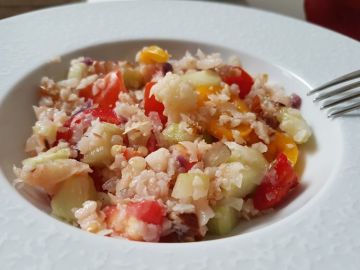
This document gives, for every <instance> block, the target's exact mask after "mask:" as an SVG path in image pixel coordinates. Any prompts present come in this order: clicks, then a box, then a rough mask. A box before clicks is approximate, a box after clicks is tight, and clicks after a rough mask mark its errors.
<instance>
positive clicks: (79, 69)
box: [67, 59, 87, 81]
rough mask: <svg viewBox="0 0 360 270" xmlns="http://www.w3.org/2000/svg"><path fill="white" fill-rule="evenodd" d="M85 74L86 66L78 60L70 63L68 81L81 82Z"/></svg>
mask: <svg viewBox="0 0 360 270" xmlns="http://www.w3.org/2000/svg"><path fill="white" fill-rule="evenodd" d="M86 74H87V66H86V65H85V64H84V63H82V62H81V61H80V60H79V59H75V60H72V61H71V65H70V69H69V72H68V77H67V78H68V79H77V80H79V81H80V80H81V79H82V78H84V77H85V76H86Z"/></svg>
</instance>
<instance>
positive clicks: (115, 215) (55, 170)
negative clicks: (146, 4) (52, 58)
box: [14, 45, 311, 242]
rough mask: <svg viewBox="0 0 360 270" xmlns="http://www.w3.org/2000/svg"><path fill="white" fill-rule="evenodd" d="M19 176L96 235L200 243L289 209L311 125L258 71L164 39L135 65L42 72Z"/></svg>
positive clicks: (59, 212)
mask: <svg viewBox="0 0 360 270" xmlns="http://www.w3.org/2000/svg"><path fill="white" fill-rule="evenodd" d="M39 94H40V99H39V103H38V105H37V106H34V111H35V115H36V119H37V120H36V122H35V123H34V125H33V128H32V134H31V136H30V137H29V138H28V140H27V142H26V147H25V151H26V152H27V153H28V154H29V155H30V157H29V158H27V159H25V160H23V161H22V166H21V167H15V168H14V172H15V174H16V176H17V179H16V183H19V182H21V183H23V184H25V185H29V186H32V187H33V188H36V189H38V190H40V191H41V192H44V193H45V194H46V196H48V198H49V200H50V206H51V211H52V212H51V214H52V215H53V216H54V217H56V218H58V219H60V220H62V221H64V222H67V223H69V224H72V225H74V226H77V227H79V228H81V229H83V230H86V231H88V232H91V233H96V234H100V235H104V236H108V237H115V238H125V239H130V240H138V241H149V242H186V241H200V240H202V239H204V237H205V236H207V235H220V236H222V235H227V234H229V233H230V232H231V231H232V229H233V228H234V227H235V226H236V225H237V224H238V223H239V222H245V220H248V219H251V218H254V217H256V216H258V215H262V214H266V213H267V212H269V211H270V210H272V209H274V208H276V207H277V206H279V205H281V203H282V202H283V201H284V200H285V199H286V198H287V197H288V195H289V193H290V192H291V191H292V190H293V189H294V188H296V187H297V186H298V185H299V183H300V179H299V177H298V175H297V174H296V172H295V169H294V168H295V166H296V164H297V160H298V156H299V145H301V144H304V143H306V142H307V141H308V139H309V138H310V136H311V129H310V127H309V125H308V124H307V123H306V121H305V120H304V119H303V117H302V116H301V113H300V110H299V108H300V106H301V98H300V97H299V96H298V95H296V94H291V95H287V94H286V93H285V92H284V90H283V89H282V88H280V87H278V86H274V85H271V84H270V83H269V82H268V76H267V75H266V74H259V75H256V76H252V75H250V74H249V73H248V72H247V71H246V67H242V66H241V63H240V61H239V59H238V58H237V57H231V58H230V59H228V60H227V61H225V60H224V59H222V57H221V55H220V54H218V53H212V54H205V53H203V52H202V51H201V50H198V51H197V53H196V54H195V55H192V54H191V53H189V52H186V53H185V55H184V56H183V57H182V58H180V59H173V58H171V55H170V54H169V52H167V51H166V50H165V49H163V48H160V47H158V46H156V45H152V46H148V47H144V48H142V49H141V50H140V51H139V52H138V53H137V54H136V55H135V61H134V62H133V63H131V62H128V61H121V60H113V61H101V60H96V59H92V58H89V57H79V58H77V59H73V60H72V61H71V63H70V67H69V70H68V76H67V78H64V80H61V81H54V80H52V79H51V78H47V77H44V78H42V80H41V83H40V87H39Z"/></svg>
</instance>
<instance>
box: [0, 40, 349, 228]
mask: <svg viewBox="0 0 360 270" xmlns="http://www.w3.org/2000/svg"><path fill="white" fill-rule="evenodd" d="M149 44H158V45H159V46H161V47H163V48H166V49H167V50H168V51H169V52H170V53H171V55H172V56H173V57H174V58H177V57H181V56H182V55H184V53H185V51H186V50H189V51H190V52H193V53H194V52H196V50H197V49H198V48H200V49H201V50H203V51H204V52H205V53H212V52H220V53H221V54H222V57H223V58H224V59H227V58H228V57H230V56H232V55H237V56H239V57H240V60H241V63H242V65H243V66H244V67H245V68H246V69H247V70H248V71H249V72H250V73H251V74H253V75H255V74H258V73H267V74H269V77H270V81H272V82H274V83H277V84H279V85H282V86H284V87H285V90H286V91H287V93H289V94H290V93H293V92H295V93H297V94H299V95H300V96H301V97H302V98H303V105H302V109H301V110H302V114H303V116H304V118H305V119H306V120H307V121H308V122H309V123H310V125H311V126H312V128H313V132H314V136H313V137H312V139H311V140H310V141H309V142H308V143H307V144H306V145H305V146H302V147H300V150H301V152H302V154H301V156H300V161H299V163H298V164H297V168H296V169H297V171H298V172H299V174H300V177H301V186H300V187H298V188H297V190H296V191H295V192H293V193H292V195H291V196H290V197H289V198H288V200H287V202H286V203H285V204H283V205H282V207H280V208H279V209H276V211H274V212H273V213H270V214H268V215H264V216H262V217H259V218H256V219H254V220H251V221H242V222H240V224H239V225H238V227H237V228H236V229H235V230H234V231H233V233H232V235H237V234H240V233H245V232H251V231H253V230H256V229H259V228H262V227H264V226H267V225H269V224H273V223H275V222H277V221H279V220H282V219H284V218H286V217H287V216H289V215H291V214H292V213H294V212H295V211H297V210H299V209H300V208H301V207H302V206H304V205H305V204H306V203H307V202H308V201H309V200H310V199H311V198H313V197H315V196H316V195H317V194H318V193H319V191H320V190H321V189H322V188H323V187H324V186H325V184H326V183H327V182H328V181H329V180H330V179H331V177H332V176H333V175H334V173H335V170H336V167H337V166H336V164H337V163H338V162H339V160H340V158H339V153H341V150H342V145H341V143H340V142H341V133H340V129H339V127H338V126H336V125H335V124H334V122H331V121H329V120H327V119H326V117H325V115H324V113H321V112H320V111H319V110H318V108H317V107H315V106H314V105H313V104H312V102H311V100H310V99H309V98H306V97H305V93H306V91H307V90H308V89H309V87H308V85H307V84H306V83H305V82H304V81H303V80H301V79H300V78H298V77H297V76H296V75H294V74H292V73H291V72H289V71H287V70H286V69H284V68H281V67H278V66H276V65H273V64H271V63H267V62H265V61H263V60H260V59H258V58H256V57H252V56H249V55H247V54H245V53H243V52H240V51H236V50H234V49H228V48H225V47H219V46H212V45H209V44H201V43H195V42H186V41H166V40H161V41H157V40H134V41H123V42H116V43H110V44H102V45H97V46H92V47H88V48H84V49H79V50H77V51H75V52H71V53H68V54H66V55H63V56H62V57H61V59H62V61H61V62H60V63H55V62H52V63H46V64H44V65H42V66H40V67H38V68H37V69H35V70H33V71H32V72H30V73H29V74H28V75H27V76H25V77H24V78H23V79H22V80H21V81H19V82H18V83H17V85H16V86H15V87H14V88H13V89H11V91H9V94H8V95H7V96H6V97H5V99H4V100H3V101H2V102H1V105H0V123H5V122H9V123H12V124H11V125H9V128H6V129H3V130H2V132H1V134H0V152H1V155H0V164H1V170H2V172H3V174H4V175H5V178H6V179H7V180H8V181H9V182H12V180H13V179H14V178H15V176H14V174H13V172H12V167H13V165H14V164H15V165H18V166H19V165H20V162H21V160H22V159H24V158H25V154H24V144H25V141H26V139H27V137H29V135H30V134H31V126H32V125H33V123H34V121H35V117H34V113H33V110H32V105H35V104H37V98H38V95H37V90H38V87H37V86H38V85H39V82H40V79H41V78H42V77H43V76H48V77H50V78H54V79H56V80H60V79H63V78H65V76H66V72H67V68H68V66H69V61H70V60H71V59H72V58H76V57H79V56H89V57H93V58H95V59H113V60H123V59H127V60H130V61H133V60H134V55H135V53H136V52H137V51H138V50H139V49H140V48H142V47H143V46H146V45H149ZM335 153H336V154H335ZM0 181H6V180H5V179H0ZM9 188H11V187H10V186H9ZM26 197H27V199H28V201H29V202H30V203H32V204H33V205H35V206H36V207H38V208H40V209H42V210H44V211H46V210H47V209H48V207H47V206H46V205H44V204H43V202H39V201H37V199H34V197H32V196H26ZM60 225H61V224H60Z"/></svg>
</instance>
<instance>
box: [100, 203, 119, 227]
mask: <svg viewBox="0 0 360 270" xmlns="http://www.w3.org/2000/svg"><path fill="white" fill-rule="evenodd" d="M102 211H103V213H104V214H105V222H106V224H107V226H108V227H110V228H111V226H112V223H113V221H114V219H115V217H116V215H117V214H118V212H119V210H118V209H117V206H116V205H108V206H105V207H104V209H102Z"/></svg>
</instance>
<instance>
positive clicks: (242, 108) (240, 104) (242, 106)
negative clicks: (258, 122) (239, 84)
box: [234, 99, 250, 113]
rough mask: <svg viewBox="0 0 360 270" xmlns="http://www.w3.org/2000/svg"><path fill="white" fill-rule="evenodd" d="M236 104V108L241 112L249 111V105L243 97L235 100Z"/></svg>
mask: <svg viewBox="0 0 360 270" xmlns="http://www.w3.org/2000/svg"><path fill="white" fill-rule="evenodd" d="M234 104H235V105H236V108H237V109H238V110H239V112H242V113H244V112H248V111H250V110H249V107H248V106H247V105H246V103H245V102H244V101H243V100H241V99H236V100H234Z"/></svg>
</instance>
